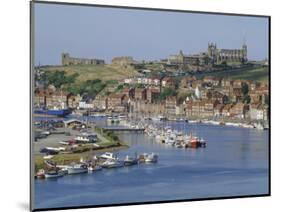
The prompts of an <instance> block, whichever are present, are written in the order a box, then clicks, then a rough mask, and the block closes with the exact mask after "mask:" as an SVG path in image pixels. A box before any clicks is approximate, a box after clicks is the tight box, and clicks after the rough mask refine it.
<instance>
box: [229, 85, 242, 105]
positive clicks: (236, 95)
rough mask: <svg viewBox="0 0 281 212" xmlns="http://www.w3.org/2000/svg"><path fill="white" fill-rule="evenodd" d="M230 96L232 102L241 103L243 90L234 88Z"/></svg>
mask: <svg viewBox="0 0 281 212" xmlns="http://www.w3.org/2000/svg"><path fill="white" fill-rule="evenodd" d="M230 95H231V96H232V102H239V101H242V99H243V92H242V89H241V88H233V89H232V93H231V94H230Z"/></svg>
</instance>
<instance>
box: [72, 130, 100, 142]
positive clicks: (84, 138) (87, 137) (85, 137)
mask: <svg viewBox="0 0 281 212" xmlns="http://www.w3.org/2000/svg"><path fill="white" fill-rule="evenodd" d="M97 139H98V137H97V134H95V133H91V134H89V133H87V132H84V133H82V134H81V135H78V136H76V138H75V141H76V142H79V143H80V142H81V143H95V142H96V141H97Z"/></svg>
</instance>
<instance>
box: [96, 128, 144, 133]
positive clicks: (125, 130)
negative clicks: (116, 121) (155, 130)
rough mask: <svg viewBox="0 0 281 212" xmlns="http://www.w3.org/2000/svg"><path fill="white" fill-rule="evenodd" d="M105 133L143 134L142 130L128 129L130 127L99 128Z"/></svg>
mask: <svg viewBox="0 0 281 212" xmlns="http://www.w3.org/2000/svg"><path fill="white" fill-rule="evenodd" d="M101 129H102V130H103V131H104V132H105V131H115V132H144V130H145V129H144V128H130V127H101Z"/></svg>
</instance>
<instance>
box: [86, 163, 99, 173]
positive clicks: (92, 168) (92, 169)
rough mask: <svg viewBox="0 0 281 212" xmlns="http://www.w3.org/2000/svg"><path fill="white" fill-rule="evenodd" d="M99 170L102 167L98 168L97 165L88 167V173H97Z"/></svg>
mask: <svg viewBox="0 0 281 212" xmlns="http://www.w3.org/2000/svg"><path fill="white" fill-rule="evenodd" d="M99 170H102V167H101V166H98V165H94V166H89V167H88V171H89V172H94V171H99Z"/></svg>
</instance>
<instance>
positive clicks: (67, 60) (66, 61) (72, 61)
mask: <svg viewBox="0 0 281 212" xmlns="http://www.w3.org/2000/svg"><path fill="white" fill-rule="evenodd" d="M61 63H62V65H64V66H68V65H104V64H105V61H104V60H101V59H88V58H74V57H70V55H69V53H62V55H61Z"/></svg>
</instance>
